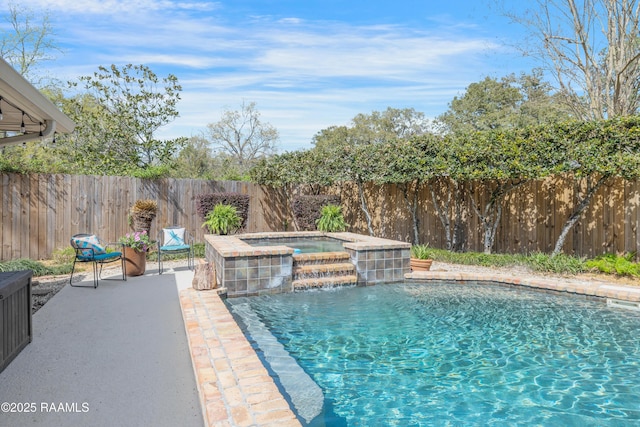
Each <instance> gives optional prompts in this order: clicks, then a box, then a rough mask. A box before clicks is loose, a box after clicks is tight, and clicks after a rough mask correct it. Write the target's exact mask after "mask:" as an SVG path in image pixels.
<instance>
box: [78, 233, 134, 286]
mask: <svg viewBox="0 0 640 427" xmlns="http://www.w3.org/2000/svg"><path fill="white" fill-rule="evenodd" d="M71 246H72V247H73V249H74V250H75V251H76V255H75V257H74V259H73V267H71V277H70V278H69V284H70V285H71V286H81V287H85V286H84V285H74V284H73V272H74V271H75V268H76V262H90V263H92V264H93V287H94V289H95V288H97V287H98V279H101V277H100V276H101V275H102V266H103V265H104V264H108V263H111V262H115V261H120V263H121V264H122V280H125V281H126V280H127V274H126V273H127V272H126V264H125V262H124V247H123V245H122V244H120V243H103V242H102V241H101V240H100V239H99V238H98V236H96V235H95V234H85V233H81V234H75V235H73V237H71ZM116 249H119V250H116ZM98 264H100V270H99V271H98Z"/></svg>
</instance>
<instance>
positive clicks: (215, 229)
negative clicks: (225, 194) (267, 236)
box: [202, 203, 242, 235]
mask: <svg viewBox="0 0 640 427" xmlns="http://www.w3.org/2000/svg"><path fill="white" fill-rule="evenodd" d="M206 219H207V220H206V221H205V222H204V223H203V224H202V226H203V227H207V228H208V229H209V231H210V232H212V233H215V234H220V235H226V234H229V233H230V232H232V231H235V230H237V229H238V228H240V226H241V225H242V218H240V216H239V215H238V211H237V210H236V208H235V206H231V205H223V204H222V203H218V204H217V205H215V206H214V208H213V210H212V211H209V212H208V213H207V216H206Z"/></svg>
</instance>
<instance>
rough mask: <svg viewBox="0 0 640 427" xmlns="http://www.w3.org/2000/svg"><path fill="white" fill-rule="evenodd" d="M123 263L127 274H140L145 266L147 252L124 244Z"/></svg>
mask: <svg viewBox="0 0 640 427" xmlns="http://www.w3.org/2000/svg"><path fill="white" fill-rule="evenodd" d="M124 263H125V268H126V269H127V276H142V275H143V274H144V271H145V270H146V268H147V253H146V252H140V251H137V250H135V249H133V248H131V247H129V246H125V247H124Z"/></svg>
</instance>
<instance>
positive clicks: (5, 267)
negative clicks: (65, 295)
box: [0, 258, 71, 276]
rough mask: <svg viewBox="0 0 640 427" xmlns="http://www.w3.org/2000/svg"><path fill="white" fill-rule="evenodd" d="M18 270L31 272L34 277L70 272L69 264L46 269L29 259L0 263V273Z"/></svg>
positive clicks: (39, 263) (44, 266) (41, 264)
mask: <svg viewBox="0 0 640 427" xmlns="http://www.w3.org/2000/svg"><path fill="white" fill-rule="evenodd" d="M20 270H31V271H32V272H33V275H34V276H48V275H58V274H68V273H70V272H71V264H64V265H60V266H52V267H47V266H46V265H44V264H43V263H41V262H39V261H34V260H31V259H29V258H20V259H16V260H12V261H4V262H0V272H6V271H20Z"/></svg>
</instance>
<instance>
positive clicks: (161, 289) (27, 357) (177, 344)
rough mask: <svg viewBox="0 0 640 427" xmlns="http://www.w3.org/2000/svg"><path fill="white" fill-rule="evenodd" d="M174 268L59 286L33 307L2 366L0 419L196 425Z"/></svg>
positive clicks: (31, 422) (4, 422)
mask: <svg viewBox="0 0 640 427" xmlns="http://www.w3.org/2000/svg"><path fill="white" fill-rule="evenodd" d="M117 271H118V272H119V270H117ZM181 274H185V273H183V272H175V273H173V274H163V275H162V276H159V275H158V274H157V270H156V271H151V272H150V273H149V274H148V275H145V276H140V277H130V278H129V279H128V280H127V281H126V282H125V281H122V280H115V279H117V278H118V276H112V277H109V278H108V279H107V280H101V281H100V286H99V287H98V288H97V289H93V288H92V287H89V288H76V287H70V286H68V285H67V286H65V287H64V288H62V289H61V290H60V292H59V293H58V294H57V295H56V296H55V297H53V298H52V299H51V300H50V301H49V302H47V303H46V304H45V305H44V306H43V307H42V308H41V309H40V310H39V311H37V312H36V313H35V314H34V316H33V341H32V342H31V343H30V344H29V345H27V346H26V347H25V349H24V350H23V351H22V352H21V353H20V354H19V355H18V356H17V357H16V359H15V360H13V362H12V363H11V364H10V365H9V366H7V368H6V369H5V370H4V371H3V372H2V373H0V384H1V386H0V404H2V405H3V406H2V413H1V414H0V425H5V426H24V425H38V426H134V425H140V426H142V425H148V426H151V425H153V426H167V427H169V426H171V427H173V426H177V425H179V426H202V425H203V417H202V411H201V408H200V403H199V398H198V391H197V385H196V381H195V379H194V375H193V368H192V364H191V357H190V354H189V346H188V342H187V338H186V334H185V328H184V323H183V320H182V314H181V310H180V304H179V299H178V286H177V284H178V280H179V278H180V277H181ZM186 274H187V276H188V275H189V274H191V275H192V274H193V273H191V272H188V270H187V272H186ZM187 278H188V277H187ZM91 282H92V277H91V276H90V275H87V276H86V277H85V279H84V281H83V283H78V284H83V285H84V284H87V285H90V286H91V284H92V283H91ZM7 403H9V404H10V405H11V404H13V405H12V406H7ZM12 410H15V411H16V412H12ZM27 411H29V412H27Z"/></svg>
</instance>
